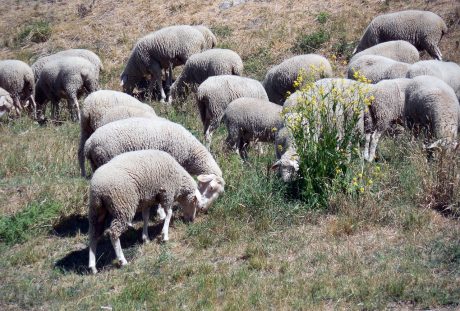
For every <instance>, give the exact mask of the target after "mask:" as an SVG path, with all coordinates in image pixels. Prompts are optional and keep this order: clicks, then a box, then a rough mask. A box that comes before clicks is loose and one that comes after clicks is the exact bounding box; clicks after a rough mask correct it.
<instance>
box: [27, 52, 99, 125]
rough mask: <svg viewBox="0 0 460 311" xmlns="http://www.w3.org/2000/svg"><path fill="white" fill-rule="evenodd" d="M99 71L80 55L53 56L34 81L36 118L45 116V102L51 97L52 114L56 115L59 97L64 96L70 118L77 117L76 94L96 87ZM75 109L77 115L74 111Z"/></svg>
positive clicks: (78, 110)
mask: <svg viewBox="0 0 460 311" xmlns="http://www.w3.org/2000/svg"><path fill="white" fill-rule="evenodd" d="M98 80H99V71H98V70H97V69H96V67H95V66H94V65H93V64H91V63H90V62H89V61H87V60H86V59H84V58H81V57H62V58H56V59H54V60H52V61H49V62H48V63H46V65H45V66H44V67H43V68H42V71H41V73H40V78H39V79H38V81H37V85H36V99H37V105H38V107H39V110H40V116H39V118H44V115H45V110H46V103H47V102H48V101H51V104H52V118H53V119H57V117H58V115H59V100H60V99H61V98H66V99H67V104H68V107H69V111H70V112H71V115H72V120H75V119H77V118H78V120H80V107H79V105H78V98H79V97H80V96H81V95H82V94H83V93H85V92H88V93H91V92H94V91H97V89H98V87H99V81H98ZM73 107H76V109H77V118H76V117H75V115H74V113H73Z"/></svg>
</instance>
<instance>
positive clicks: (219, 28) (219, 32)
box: [211, 25, 233, 38]
mask: <svg viewBox="0 0 460 311" xmlns="http://www.w3.org/2000/svg"><path fill="white" fill-rule="evenodd" d="M211 31H212V32H213V33H214V34H215V35H216V36H217V37H222V38H227V37H230V36H231V35H232V32H233V31H232V29H231V28H230V27H229V26H227V25H215V26H212V27H211Z"/></svg>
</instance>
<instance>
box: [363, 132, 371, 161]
mask: <svg viewBox="0 0 460 311" xmlns="http://www.w3.org/2000/svg"><path fill="white" fill-rule="evenodd" d="M371 139H372V134H371V133H366V140H365V142H364V152H363V158H364V160H366V161H369V145H370V143H371Z"/></svg>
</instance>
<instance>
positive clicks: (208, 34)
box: [192, 25, 217, 49]
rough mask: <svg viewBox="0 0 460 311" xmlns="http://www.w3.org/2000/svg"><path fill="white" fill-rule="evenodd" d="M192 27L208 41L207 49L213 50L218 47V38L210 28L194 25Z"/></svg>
mask: <svg viewBox="0 0 460 311" xmlns="http://www.w3.org/2000/svg"><path fill="white" fill-rule="evenodd" d="M192 27H193V28H195V29H197V30H198V31H199V32H201V34H202V35H203V37H204V39H205V40H206V46H205V48H206V49H213V48H215V47H216V45H217V38H216V36H215V35H214V34H213V33H212V31H211V30H210V29H209V28H208V27H206V26H204V25H194V26H192Z"/></svg>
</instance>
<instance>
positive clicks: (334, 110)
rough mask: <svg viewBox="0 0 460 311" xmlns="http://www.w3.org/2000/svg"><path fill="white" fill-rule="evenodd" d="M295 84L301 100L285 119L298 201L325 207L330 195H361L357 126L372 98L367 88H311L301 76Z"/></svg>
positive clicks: (345, 85)
mask: <svg viewBox="0 0 460 311" xmlns="http://www.w3.org/2000/svg"><path fill="white" fill-rule="evenodd" d="M312 70H321V68H319V69H318V68H312ZM294 86H295V87H297V88H299V92H300V96H299V97H298V102H297V105H295V106H293V107H289V108H287V109H285V111H284V118H285V122H286V124H287V126H288V128H289V129H290V131H291V133H292V136H293V140H294V145H295V147H296V150H297V155H298V160H299V172H298V173H299V174H298V175H299V178H298V179H296V181H294V182H295V183H296V186H297V188H298V189H299V195H300V197H301V199H302V200H304V201H306V202H308V203H309V204H311V205H312V206H315V207H316V206H323V207H324V206H326V205H327V202H328V197H329V196H330V194H331V193H333V192H334V191H337V190H342V191H348V192H352V193H356V192H360V191H361V192H363V191H364V190H365V188H364V187H362V186H361V185H359V184H358V183H357V182H356V181H357V180H356V177H355V176H354V175H355V172H354V171H353V167H354V165H353V164H354V163H355V161H356V160H358V159H360V151H359V144H360V141H361V138H362V135H361V133H360V131H359V124H360V122H362V116H363V112H364V110H365V109H367V105H369V104H370V102H371V100H372V98H370V97H368V95H367V94H368V89H367V87H366V86H365V84H360V83H346V81H345V80H336V81H334V82H332V85H327V84H315V83H314V82H311V81H308V80H306V79H305V78H304V75H303V74H302V73H301V74H300V75H299V77H298V79H297V81H296V82H295V83H294ZM353 178H354V179H353Z"/></svg>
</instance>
